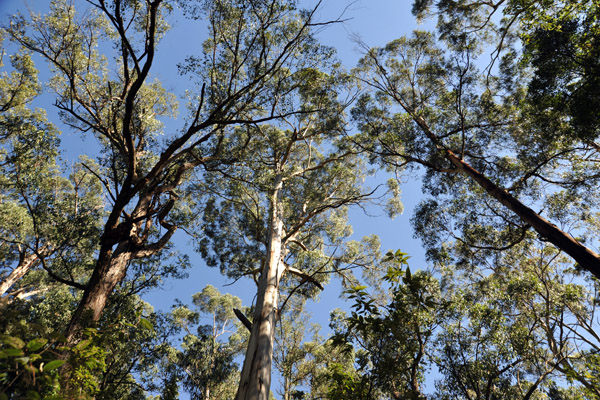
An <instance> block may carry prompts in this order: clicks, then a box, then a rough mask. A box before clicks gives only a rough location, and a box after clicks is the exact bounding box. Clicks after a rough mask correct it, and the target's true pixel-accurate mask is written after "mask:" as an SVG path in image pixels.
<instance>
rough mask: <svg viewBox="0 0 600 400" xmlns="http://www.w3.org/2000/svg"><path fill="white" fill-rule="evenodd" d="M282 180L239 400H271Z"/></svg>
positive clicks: (276, 187) (276, 194) (280, 269)
mask: <svg viewBox="0 0 600 400" xmlns="http://www.w3.org/2000/svg"><path fill="white" fill-rule="evenodd" d="M281 187H282V179H281V176H278V177H277V178H276V179H275V184H274V190H273V192H272V195H271V217H270V226H269V241H268V244H269V246H268V249H267V251H268V260H267V262H266V263H265V267H264V269H263V271H262V273H261V276H260V280H259V283H258V293H257V299H256V309H255V311H254V320H253V321H252V331H251V333H250V340H249V343H248V349H247V350H246V358H245V359H244V365H243V367H242V373H241V377H240V384H239V387H238V392H237V395H236V400H268V399H269V392H270V388H271V366H272V362H273V342H274V334H275V323H276V322H277V317H278V310H277V301H278V298H279V281H280V279H281V276H282V274H283V270H284V266H283V262H282V244H283V243H282V237H283V221H282V218H281V210H280V209H279V192H280V190H281Z"/></svg>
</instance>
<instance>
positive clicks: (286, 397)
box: [283, 376, 290, 400]
mask: <svg viewBox="0 0 600 400" xmlns="http://www.w3.org/2000/svg"><path fill="white" fill-rule="evenodd" d="M283 400H290V379H289V378H288V377H287V376H286V377H284V378H283Z"/></svg>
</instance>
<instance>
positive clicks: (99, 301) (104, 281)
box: [65, 242, 132, 344]
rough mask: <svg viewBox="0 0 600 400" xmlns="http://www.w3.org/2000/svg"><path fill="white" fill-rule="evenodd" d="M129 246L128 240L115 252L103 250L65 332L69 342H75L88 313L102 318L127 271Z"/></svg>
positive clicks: (92, 316)
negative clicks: (111, 296)
mask: <svg viewBox="0 0 600 400" xmlns="http://www.w3.org/2000/svg"><path fill="white" fill-rule="evenodd" d="M128 247H129V243H128V242H121V243H119V245H118V246H117V248H116V249H115V252H114V253H112V252H110V251H105V252H101V254H104V256H101V257H99V258H98V261H97V263H96V268H94V272H93V273H92V277H91V278H90V281H89V283H88V285H87V288H86V289H85V291H84V292H83V297H82V298H81V300H80V301H79V305H78V306H77V309H76V310H75V313H74V314H73V316H72V317H71V322H70V323H69V326H68V328H67V331H66V332H65V336H66V338H67V343H68V344H73V343H74V342H75V341H76V340H77V338H76V335H77V333H78V332H79V330H80V329H81V328H82V322H83V319H84V318H85V316H86V313H88V312H89V313H91V315H90V318H91V320H92V321H93V322H96V321H98V320H99V319H100V316H101V315H102V311H103V310H104V307H106V302H107V301H108V296H110V294H111V293H112V291H113V290H114V288H115V287H116V286H117V285H118V284H119V282H121V281H122V280H123V278H125V274H126V273H127V266H128V264H129V261H130V260H131V258H132V253H131V252H129V251H127V248H128Z"/></svg>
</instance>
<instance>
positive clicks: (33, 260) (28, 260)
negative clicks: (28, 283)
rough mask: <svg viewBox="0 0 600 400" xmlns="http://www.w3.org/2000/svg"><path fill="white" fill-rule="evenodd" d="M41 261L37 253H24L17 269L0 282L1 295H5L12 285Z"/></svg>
mask: <svg viewBox="0 0 600 400" xmlns="http://www.w3.org/2000/svg"><path fill="white" fill-rule="evenodd" d="M38 261H39V259H38V256H37V255H36V254H27V255H25V254H23V255H22V256H21V259H20V260H19V265H17V266H16V268H15V269H13V270H12V272H11V273H10V274H9V275H8V276H7V277H6V279H4V280H3V281H2V282H0V297H1V296H4V294H5V293H6V292H7V291H8V289H10V288H11V286H12V285H14V284H15V282H17V281H18V280H19V279H21V278H22V277H23V276H25V274H26V273H27V272H28V271H29V270H30V269H31V268H32V267H33V266H34V265H35V264H37V262H38Z"/></svg>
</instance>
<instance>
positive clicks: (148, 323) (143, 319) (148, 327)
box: [140, 318, 154, 331]
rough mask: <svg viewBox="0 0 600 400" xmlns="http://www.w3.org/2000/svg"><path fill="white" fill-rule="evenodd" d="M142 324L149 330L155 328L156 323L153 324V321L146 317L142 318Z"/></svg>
mask: <svg viewBox="0 0 600 400" xmlns="http://www.w3.org/2000/svg"><path fill="white" fill-rule="evenodd" d="M140 325H141V326H142V328H144V329H146V330H149V331H151V330H153V329H154V325H152V322H150V321H148V320H147V319H146V318H140Z"/></svg>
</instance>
